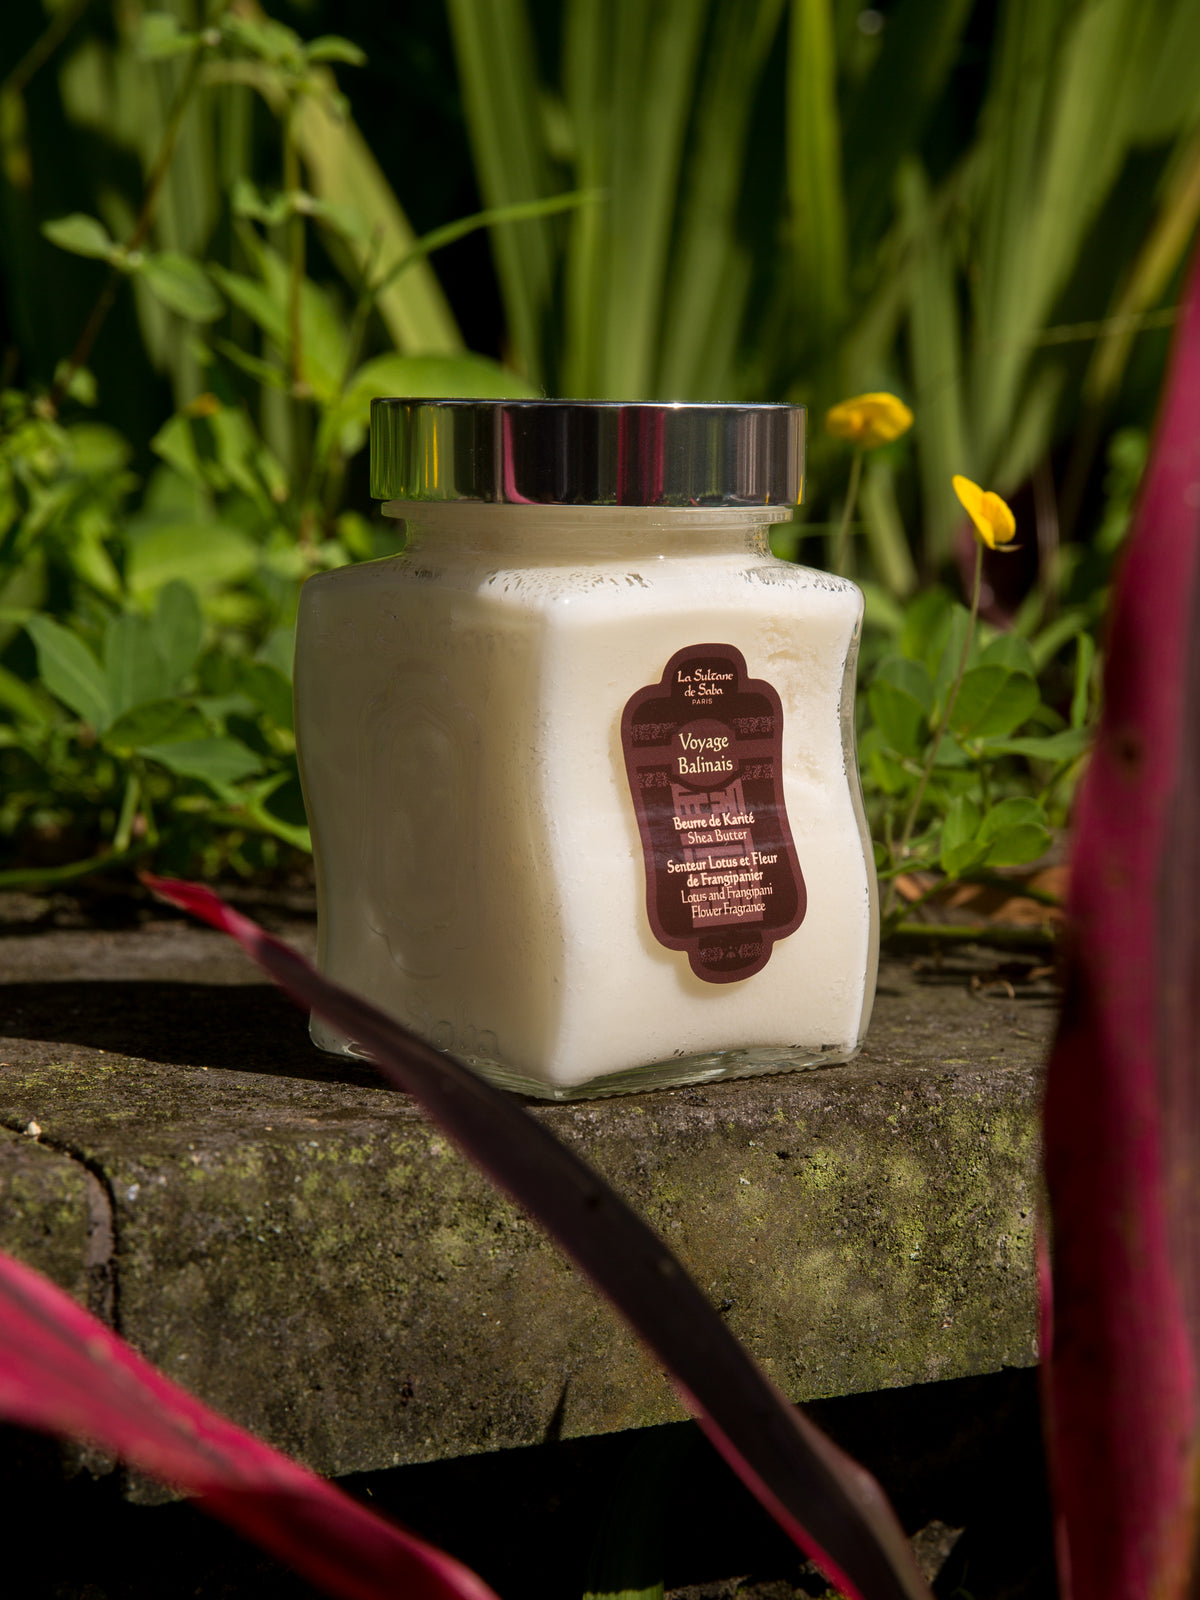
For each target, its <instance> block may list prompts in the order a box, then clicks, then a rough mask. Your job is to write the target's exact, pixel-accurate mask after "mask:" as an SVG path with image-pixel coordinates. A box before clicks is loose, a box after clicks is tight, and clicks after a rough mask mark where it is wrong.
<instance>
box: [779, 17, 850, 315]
mask: <svg viewBox="0 0 1200 1600" xmlns="http://www.w3.org/2000/svg"><path fill="white" fill-rule="evenodd" d="M841 145H842V136H841V127H840V122H839V118H838V106H837V58H836V52H835V49H834V38H833V7H832V5H831V4H830V0H792V10H791V24H790V34H789V44H788V86H787V177H788V197H789V199H790V201H791V208H792V217H791V224H792V240H793V245H794V248H795V250H796V255H797V268H798V277H799V286H798V287H799V294H800V298H801V303H802V304H803V305H804V306H805V308H806V312H807V313H808V315H809V318H810V322H811V325H812V326H814V327H816V328H819V329H822V330H823V332H824V334H825V336H826V337H828V336H829V335H830V334H832V333H834V332H835V331H836V329H837V326H838V324H839V323H840V321H841V318H842V314H843V312H844V309H845V305H846V283H847V272H846V208H845V195H844V193H843V188H842V164H841Z"/></svg>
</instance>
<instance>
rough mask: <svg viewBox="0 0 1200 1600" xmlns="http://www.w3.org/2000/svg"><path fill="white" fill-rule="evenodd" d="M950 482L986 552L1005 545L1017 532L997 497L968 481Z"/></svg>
mask: <svg viewBox="0 0 1200 1600" xmlns="http://www.w3.org/2000/svg"><path fill="white" fill-rule="evenodd" d="M952 482H953V484H954V492H955V494H956V495H957V496H958V498H959V499H960V500H961V501H962V503H963V509H964V510H965V511H966V513H967V515H968V516H969V517H970V519H971V521H972V522H973V523H974V524H975V531H976V533H977V534H978V536H979V538H980V539H981V540H982V541H983V543H984V544H985V545H987V547H988V549H989V550H994V549H995V548H996V546H997V545H1001V544H1008V542H1009V541H1010V540H1011V539H1012V537H1013V535H1014V534H1015V533H1016V531H1017V519H1016V517H1014V516H1013V514H1012V512H1011V511H1010V510H1009V508H1008V505H1007V504H1006V503H1005V502H1004V501H1003V500H1001V498H1000V496H999V495H998V494H993V493H992V491H991V490H990V489H986V490H985V489H981V488H980V487H979V485H978V484H977V483H972V482H971V480H970V478H960V477H959V476H958V475H957V474H955V476H954V478H953V479H952Z"/></svg>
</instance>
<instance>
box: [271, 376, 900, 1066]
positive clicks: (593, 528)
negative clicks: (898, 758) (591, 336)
mask: <svg viewBox="0 0 1200 1600" xmlns="http://www.w3.org/2000/svg"><path fill="white" fill-rule="evenodd" d="M697 416H698V417H699V422H695V421H694V420H693V419H696V418H697ZM764 417H765V419H766V420H765V422H763V421H762V419H763V418H764ZM664 418H665V420H663V419H664ZM756 423H760V424H761V426H759V427H758V428H757V429H756V428H755V426H754V424H756ZM372 426H373V438H372V451H373V462H372V470H373V480H374V483H375V491H376V492H377V493H379V494H380V495H381V497H385V496H388V497H390V496H391V494H392V491H393V490H395V489H399V490H400V491H401V492H402V494H403V498H399V497H396V498H391V499H390V503H388V504H387V505H386V506H385V510H386V511H387V512H388V513H389V514H390V515H394V516H400V517H402V518H403V519H404V520H405V522H406V524H407V531H408V543H407V546H406V548H405V550H404V553H403V554H402V555H400V556H398V557H395V558H392V559H387V560H383V561H375V562H369V563H366V564H363V565H360V566H353V567H346V568H342V569H340V570H338V571H335V572H330V573H326V574H322V575H321V576H318V577H315V578H312V579H310V580H309V582H308V583H307V584H306V585H305V588H304V593H303V598H302V605H301V614H300V621H299V628H298V633H297V649H296V704H297V732H298V739H299V748H300V763H301V773H302V778H303V783H304V790H305V799H306V803H307V806H308V812H309V819H310V823H311V827H312V833H313V841H314V849H315V855H316V864H317V883H318V903H319V920H320V929H319V954H320V962H321V965H322V968H323V969H324V970H325V971H326V972H327V973H328V974H329V975H330V976H331V977H333V978H335V979H336V980H337V981H339V982H341V983H344V984H346V985H348V986H350V987H351V988H354V989H356V990H358V991H359V992H360V993H363V994H365V995H367V996H368V997H369V998H370V999H371V1000H373V1001H374V1002H375V1003H376V1004H378V1005H379V1006H380V1007H381V1008H383V1009H384V1010H386V1011H388V1012H390V1013H391V1014H392V1015H394V1016H395V1017H396V1018H397V1019H398V1020H400V1021H401V1022H403V1023H405V1024H406V1025H407V1026H409V1027H411V1028H412V1029H413V1030H414V1031H415V1032H417V1033H419V1034H421V1035H422V1036H423V1037H424V1038H426V1039H428V1040H429V1041H430V1042H431V1043H433V1044H434V1045H436V1046H438V1047H439V1048H443V1049H446V1050H449V1051H452V1052H453V1053H454V1054H456V1055H459V1056H460V1057H462V1058H463V1059H465V1060H467V1061H469V1062H470V1063H471V1064H472V1065H474V1066H475V1067H477V1069H478V1070H480V1071H481V1072H483V1073H485V1074H486V1075H487V1076H489V1077H492V1078H494V1079H495V1080H497V1081H499V1082H501V1083H503V1084H505V1085H507V1086H509V1087H513V1088H517V1089H521V1090H524V1091H525V1092H528V1093H532V1094H537V1095H541V1096H544V1097H551V1098H569V1097H575V1096H579V1095H584V1094H596V1093H607V1092H613V1091H614V1090H620V1089H633V1088H639V1087H645V1086H649V1085H654V1084H666V1083H682V1082H695V1081H700V1080H708V1079H713V1078H719V1077H729V1076H741V1075H746V1074H749V1073H755V1072H765V1071H780V1070H784V1069H787V1068H791V1067H798V1066H811V1065H815V1064H824V1063H830V1062H834V1061H840V1060H845V1059H846V1058H847V1057H848V1056H850V1055H851V1054H852V1053H853V1052H854V1051H855V1049H856V1048H857V1047H858V1045H859V1043H860V1042H861V1039H862V1037H863V1034H864V1032H865V1028H866V1024H867V1020H868V1017H869V1013H870V1006H871V1000H872V998H873V994H874V981H875V963H876V948H877V906H876V889H875V878H874V871H873V866H872V864H871V853H870V846H869V840H868V838H867V833H866V827H865V821H864V817H863V811H862V804H861V798H860V794H859V787H858V776H857V767H856V763H855V758H854V749H853V689H854V666H855V657H856V655H857V647H858V632H859V626H860V620H861V615H862V600H861V596H860V594H859V592H858V590H857V589H855V588H854V586H853V585H852V584H850V583H848V582H846V581H844V580H842V579H838V578H834V577H830V576H828V575H827V574H824V573H820V572H814V571H810V570H808V569H805V568H802V567H798V566H795V565H793V564H791V563H788V562H785V561H780V560H777V559H775V558H773V557H772V556H771V555H770V553H769V548H768V545H767V538H766V535H767V529H768V525H769V524H770V523H771V522H773V521H777V520H780V518H781V517H787V516H789V515H790V506H789V504H788V503H787V502H788V501H789V500H791V499H795V498H798V496H799V476H800V470H801V464H802V459H803V454H802V451H803V433H802V428H803V414H802V412H799V411H798V409H797V408H792V407H677V408H676V407H660V406H648V405H647V406H618V405H612V406H607V405H605V406H601V405H595V406H589V405H585V404H580V403H571V404H567V403H563V404H561V405H560V404H557V403H554V402H526V403H509V402H489V403H483V402H459V403H450V402H428V401H421V402H415V401H414V402H382V403H380V402H377V404H376V411H375V415H374V416H373V423H372ZM572 427H574V428H575V429H576V433H575V434H574V435H573V434H572V433H571V428H572ZM673 427H674V429H675V435H674V436H673V435H672V428H673ZM797 427H798V428H799V442H798V446H797V431H796V430H797ZM656 429H657V437H656V436H655V430H656ZM522 430H524V432H522ZM623 430H624V431H623ZM522 439H524V441H525V443H524V445H523V444H522ZM731 441H732V448H730V444H731ZM673 443H674V444H675V445H676V446H679V448H676V449H674V450H673V449H672V445H673ZM610 444H611V445H612V449H611V451H609V453H608V455H607V456H606V454H605V452H606V449H607V448H608V446H609V445H610ZM381 457H382V459H381ZM789 473H790V474H791V477H790V479H789V478H788V474H789ZM780 479H783V480H784V488H785V489H786V488H787V485H788V484H789V483H790V484H791V485H792V486H793V487H792V489H791V492H790V493H779V492H778V491H779V480H780ZM580 480H582V489H581V488H580ZM698 488H699V490H701V491H705V490H706V491H707V494H706V495H704V496H703V498H706V499H707V500H708V501H710V502H711V503H707V504H706V503H699V504H697V503H696V502H697V500H700V499H701V498H702V495H701V493H698V492H697V489H698ZM489 489H490V491H491V492H488V491H489ZM756 490H757V491H758V493H759V496H760V498H765V497H766V495H767V493H768V491H770V490H774V491H775V492H774V493H772V494H771V498H770V502H769V503H767V504H762V503H756V502H755V497H754V491H756ZM431 491H436V494H434V493H433V492H431ZM466 491H472V492H471V493H468V492H466ZM568 491H569V492H571V493H573V494H574V496H575V498H576V499H579V500H582V501H585V502H589V501H598V502H600V503H578V504H574V503H572V504H560V503H555V500H554V496H555V495H558V497H559V498H561V499H566V498H567V494H568ZM585 491H586V492H585ZM734 491H740V497H739V498H740V500H741V502H742V503H735V504H729V503H726V502H727V501H728V500H729V499H730V498H731V497H733V495H734ZM422 496H424V497H422ZM681 500H682V503H680V501H681ZM775 500H782V501H783V502H784V503H783V504H782V505H780V504H776V503H774V502H775ZM614 501H615V502H616V503H613V502H614ZM313 1036H314V1038H315V1039H316V1041H317V1043H318V1044H320V1045H322V1046H323V1047H324V1048H326V1049H331V1050H340V1051H353V1049H354V1045H353V1041H351V1040H345V1039H342V1038H340V1037H338V1036H335V1035H333V1034H331V1033H330V1032H329V1031H328V1030H326V1029H325V1028H324V1027H323V1026H322V1025H321V1024H319V1023H316V1022H314V1026H313Z"/></svg>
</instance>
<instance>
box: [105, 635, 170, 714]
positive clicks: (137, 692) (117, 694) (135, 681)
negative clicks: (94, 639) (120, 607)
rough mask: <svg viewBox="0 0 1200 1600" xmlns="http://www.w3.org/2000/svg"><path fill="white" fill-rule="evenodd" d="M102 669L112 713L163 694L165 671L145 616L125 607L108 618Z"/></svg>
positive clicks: (126, 709) (161, 696)
mask: <svg viewBox="0 0 1200 1600" xmlns="http://www.w3.org/2000/svg"><path fill="white" fill-rule="evenodd" d="M104 672H105V678H106V680H107V684H108V700H109V704H110V705H111V706H112V709H113V713H114V715H116V716H120V715H121V713H122V712H124V711H128V710H129V709H130V708H131V707H132V706H136V705H140V704H141V703H142V702H143V701H144V700H161V699H162V698H163V696H164V695H165V694H166V692H167V689H168V688H169V685H168V683H167V674H166V671H165V669H164V667H163V663H162V657H161V656H160V655H159V653H158V651H157V650H156V649H155V648H154V635H153V632H152V631H151V627H150V623H149V621H148V620H147V619H146V618H145V617H142V616H138V615H137V613H136V612H133V611H126V612H124V613H122V614H121V615H120V616H116V617H113V618H112V619H111V620H110V622H109V624H108V627H107V629H106V630H105V634H104Z"/></svg>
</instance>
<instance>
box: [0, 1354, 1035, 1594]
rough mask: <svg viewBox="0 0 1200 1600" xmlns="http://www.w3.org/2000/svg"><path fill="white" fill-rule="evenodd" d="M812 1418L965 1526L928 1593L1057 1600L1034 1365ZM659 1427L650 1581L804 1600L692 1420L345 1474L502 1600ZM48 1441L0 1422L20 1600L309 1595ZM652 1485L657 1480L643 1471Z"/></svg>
mask: <svg viewBox="0 0 1200 1600" xmlns="http://www.w3.org/2000/svg"><path fill="white" fill-rule="evenodd" d="M809 1413H810V1415H812V1416H813V1417H814V1419H815V1420H817V1421H818V1422H820V1423H821V1425H822V1426H823V1427H825V1428H826V1429H827V1430H828V1431H829V1433H830V1434H832V1436H833V1437H834V1438H835V1439H836V1440H837V1441H838V1442H839V1443H840V1444H841V1445H843V1446H844V1447H845V1448H846V1449H849V1450H850V1451H852V1452H853V1453H854V1454H856V1455H857V1456H858V1457H859V1459H860V1460H862V1461H863V1463H864V1464H865V1465H867V1466H868V1467H870V1468H871V1470H872V1471H873V1472H875V1473H876V1475H877V1476H878V1477H879V1478H880V1480H881V1481H882V1483H883V1485H884V1487H885V1488H886V1489H887V1491H888V1493H889V1494H890V1495H891V1496H892V1499H893V1502H894V1504H895V1506H896V1509H897V1511H898V1513H899V1515H900V1518H901V1520H902V1522H903V1523H904V1526H905V1527H906V1529H908V1531H909V1532H910V1533H917V1532H918V1531H919V1530H921V1529H924V1528H927V1527H928V1526H929V1525H930V1524H931V1523H934V1522H940V1523H943V1524H947V1525H950V1526H952V1527H955V1528H959V1527H961V1528H963V1529H965V1532H964V1534H963V1536H962V1538H961V1539H960V1540H959V1541H958V1543H957V1544H956V1545H955V1547H954V1549H953V1551H952V1552H951V1554H950V1557H949V1559H948V1560H947V1561H946V1563H945V1565H944V1567H943V1568H942V1571H941V1573H940V1575H939V1577H938V1580H937V1583H936V1586H935V1589H936V1594H937V1596H938V1597H939V1600H962V1596H964V1595H969V1596H970V1597H971V1600H1052V1597H1053V1596H1054V1593H1055V1584H1054V1572H1053V1553H1052V1545H1051V1528H1050V1513H1049V1507H1048V1504H1047V1499H1046V1491H1045V1483H1044V1477H1043V1468H1042V1456H1041V1442H1040V1434H1039V1426H1038V1402H1037V1385H1036V1374H1035V1373H1034V1372H1032V1371H1006V1372H1002V1373H998V1374H995V1375H992V1376H989V1377H982V1378H965V1379H960V1380H957V1381H954V1382H949V1383H940V1384H921V1385H916V1386H914V1387H912V1388H908V1389H896V1390H884V1391H882V1392H879V1393H875V1394H866V1395H852V1396H848V1397H845V1398H842V1399H838V1400H827V1401H822V1402H819V1403H817V1404H814V1405H812V1406H810V1407H809ZM654 1441H657V1442H658V1443H657V1446H656V1448H657V1451H658V1455H659V1458H660V1459H661V1460H662V1462H664V1463H665V1464H666V1468H667V1469H669V1470H665V1471H664V1481H663V1482H662V1483H661V1485H660V1486H659V1489H658V1491H657V1492H658V1495H659V1497H660V1500H661V1521H662V1528H661V1563H662V1564H661V1576H662V1577H663V1578H665V1581H666V1588H667V1593H668V1596H673V1597H674V1600H733V1597H734V1596H735V1595H736V1596H740V1597H744V1600H751V1597H757V1600H793V1597H794V1600H805V1597H807V1596H812V1595H820V1594H822V1593H824V1590H825V1585H824V1582H823V1580H821V1579H820V1578H819V1577H818V1575H817V1574H816V1573H815V1572H814V1571H813V1570H812V1569H811V1568H810V1567H808V1566H807V1564H806V1563H804V1562H803V1560H802V1559H801V1558H800V1557H799V1555H798V1553H797V1552H796V1551H795V1549H794V1548H793V1547H792V1545H791V1544H790V1543H789V1542H788V1540H787V1539H786V1538H785V1537H784V1536H783V1535H782V1534H781V1533H780V1532H779V1531H778V1530H777V1529H776V1528H775V1527H774V1525H773V1524H772V1523H771V1522H770V1521H769V1520H768V1519H767V1517H766V1515H765V1513H763V1512H762V1511H761V1510H760V1509H759V1507H758V1506H757V1505H756V1504H755V1503H754V1502H753V1501H752V1500H751V1499H750V1497H749V1495H748V1494H747V1493H746V1492H745V1491H744V1490H743V1489H742V1487H741V1486H740V1484H738V1482H737V1481H736V1480H735V1479H734V1478H733V1476H732V1475H731V1474H730V1472H729V1471H728V1469H727V1468H726V1467H725V1466H724V1465H723V1463H722V1462H721V1461H720V1460H719V1458H718V1457H717V1455H716V1453H715V1452H714V1451H713V1450H711V1449H710V1448H709V1447H708V1446H707V1444H706V1443H705V1442H704V1440H703V1439H702V1438H701V1436H700V1434H699V1432H698V1430H697V1429H695V1428H694V1427H693V1425H692V1424H690V1423H681V1424H676V1425H671V1426H668V1427H664V1428H656V1429H651V1430H642V1431H641V1432H640V1433H620V1434H612V1435H608V1436H604V1437H599V1438H591V1439H580V1440H572V1441H566V1442H562V1443H557V1444H547V1445H541V1446H534V1447H531V1448H528V1449H523V1450H511V1451H497V1452H494V1453H491V1454H485V1455H478V1456H472V1457H466V1458H459V1459H457V1460H450V1461H442V1462H436V1463H433V1464H430V1465H426V1466H414V1467H400V1468H396V1469H394V1470H392V1471H388V1472H375V1473H367V1474H360V1475H357V1476H355V1477H352V1478H348V1479H345V1480H344V1487H345V1488H346V1489H347V1490H348V1491H349V1492H350V1493H351V1494H353V1495H354V1496H355V1497H356V1498H359V1499H361V1500H363V1501H364V1502H365V1503H366V1504H369V1505H371V1506H373V1507H374V1508H376V1509H377V1510H380V1511H383V1512H385V1513H386V1514H388V1515H390V1516H393V1517H395V1518H397V1519H398V1520H400V1521H403V1522H405V1523H406V1524H407V1525H408V1526H409V1527H411V1528H413V1529H415V1530H416V1531H417V1532H419V1533H421V1534H423V1535H425V1536H426V1537H427V1538H430V1539H432V1540H434V1541H435V1542H436V1543H438V1544H441V1545H442V1546H443V1547H444V1548H446V1549H448V1550H450V1551H452V1552H453V1553H454V1554H455V1555H457V1556H459V1557H460V1558H461V1559H463V1560H464V1561H466V1562H468V1563H469V1564H470V1565H471V1566H473V1567H474V1568H475V1569H476V1570H477V1571H478V1572H479V1573H480V1574H481V1575H482V1576H483V1577H485V1578H486V1579H487V1580H488V1581H489V1582H490V1583H491V1584H492V1585H493V1587H494V1588H495V1589H496V1591H497V1593H498V1594H499V1595H500V1596H501V1597H502V1600H577V1597H579V1596H582V1594H583V1592H584V1585H585V1581H586V1574H587V1571H588V1567H589V1562H590V1561H591V1560H592V1559H593V1555H594V1551H595V1549H596V1546H597V1543H598V1541H600V1540H601V1538H602V1536H603V1534H604V1530H605V1525H606V1521H608V1520H609V1513H610V1511H611V1510H613V1509H615V1510H617V1512H618V1514H619V1509H620V1504H621V1495H622V1491H623V1489H624V1488H625V1487H627V1481H626V1480H627V1477H628V1472H629V1471H630V1470H632V1466H631V1464H632V1463H634V1462H636V1461H637V1460H639V1459H640V1460H641V1461H642V1463H643V1464H644V1461H645V1458H646V1446H647V1443H648V1442H650V1443H653V1442H654ZM60 1460H61V1457H60V1453H59V1451H58V1449H57V1447H56V1446H55V1445H53V1444H51V1443H50V1442H49V1441H45V1440H42V1439H39V1438H38V1437H36V1436H35V1435H30V1434H24V1433H21V1432H20V1431H18V1430H13V1429H10V1430H0V1494H2V1495H3V1500H4V1505H5V1509H6V1511H7V1513H8V1517H9V1526H10V1527H12V1528H14V1529H15V1528H20V1529H21V1530H22V1532H21V1543H22V1546H23V1547H24V1548H25V1549H26V1550H27V1551H29V1552H30V1553H31V1554H32V1555H33V1557H34V1572H33V1576H32V1578H31V1581H30V1582H28V1583H27V1584H26V1585H25V1586H24V1588H23V1590H22V1593H23V1594H24V1595H26V1596H28V1597H29V1600H184V1597H185V1596H187V1597H189V1600H192V1597H198V1600H241V1597H246V1600H250V1597H251V1596H253V1597H254V1600H307V1597H309V1596H311V1595H312V1594H313V1593H314V1591H313V1590H312V1589H310V1588H309V1587H308V1586H307V1585H305V1584H303V1583H301V1582H300V1581H299V1580H298V1579H297V1578H295V1577H293V1576H292V1575H291V1574H289V1573H287V1572H286V1571H284V1570H283V1569H281V1568H279V1567H278V1566H276V1565H275V1564H274V1563H272V1562H271V1561H269V1560H268V1559H267V1558H266V1557H264V1556H263V1555H261V1554H260V1553H259V1552H258V1551H256V1550H254V1549H252V1548H251V1547H250V1546H248V1545H245V1544H244V1543H242V1541H240V1540H239V1539H237V1538H236V1537H235V1536H234V1535H232V1534H230V1533H228V1532H226V1531H225V1530H224V1529H223V1528H221V1527H220V1526H218V1525H217V1524H215V1523H212V1522H210V1521H209V1520H208V1518H206V1517H204V1516H202V1515H201V1514H200V1513H199V1512H198V1511H196V1510H194V1509H193V1508H192V1507H190V1506H186V1505H169V1506H157V1507H147V1506H135V1505H130V1504H129V1503H128V1502H127V1501H124V1500H122V1499H121V1497H120V1493H119V1485H118V1482H117V1475H115V1474H114V1475H113V1476H111V1477H109V1478H107V1479H101V1480H95V1479H91V1478H89V1477H87V1476H86V1475H85V1474H79V1475H77V1476H76V1477H75V1478H73V1479H67V1478H65V1477H64V1475H63V1472H62V1469H61V1467H60V1465H59V1463H60ZM649 1488H650V1491H651V1492H653V1489H654V1486H653V1485H650V1486H649Z"/></svg>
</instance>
